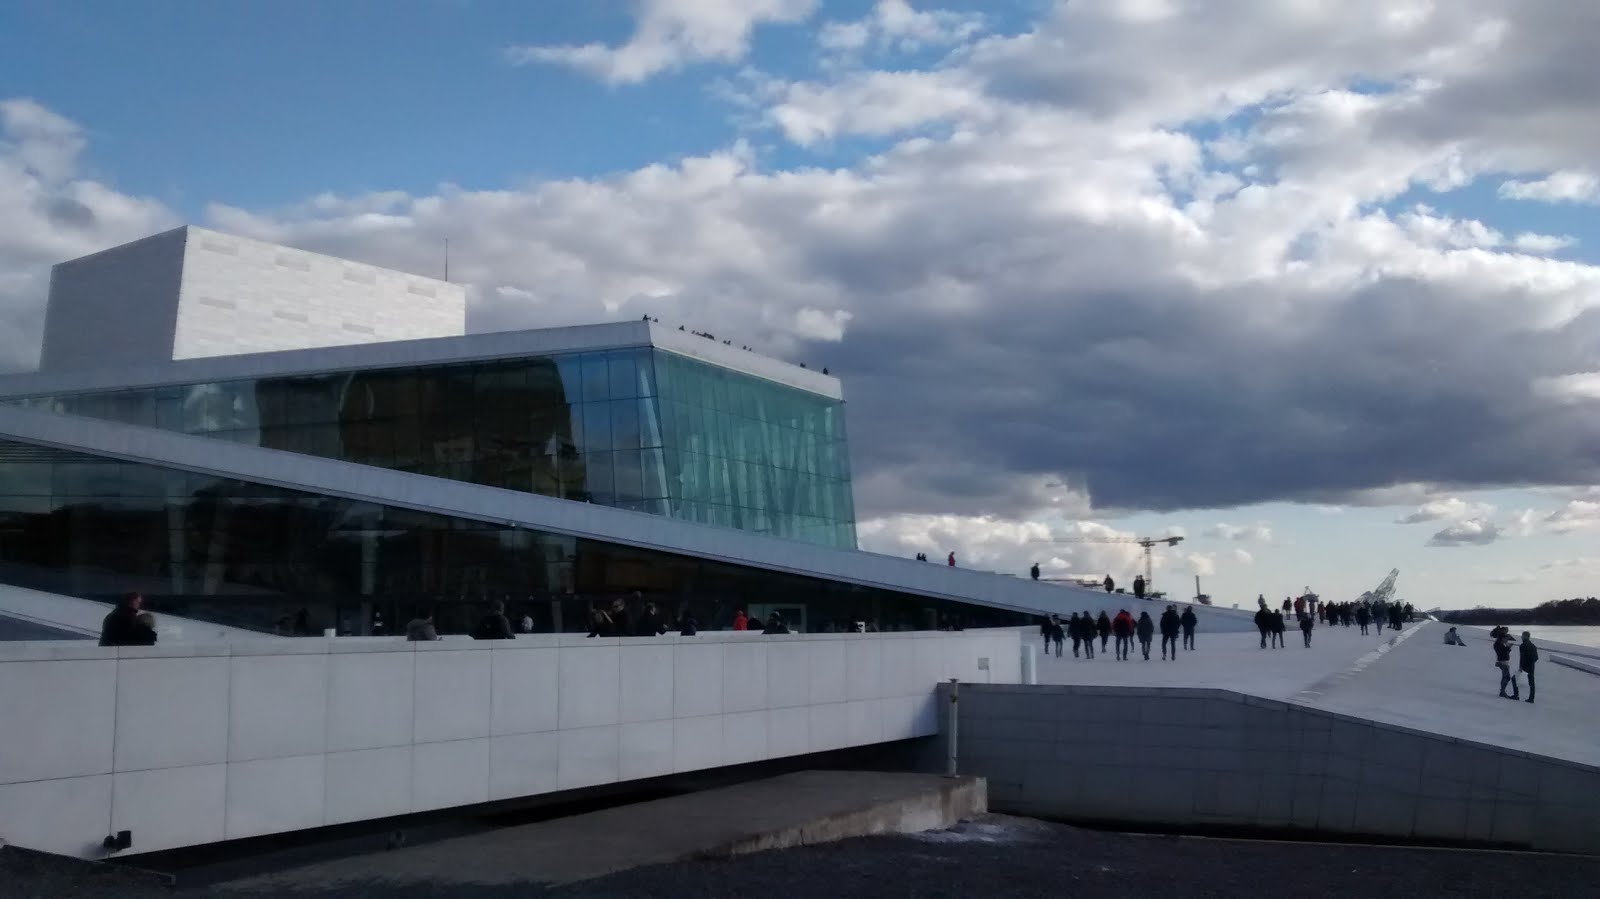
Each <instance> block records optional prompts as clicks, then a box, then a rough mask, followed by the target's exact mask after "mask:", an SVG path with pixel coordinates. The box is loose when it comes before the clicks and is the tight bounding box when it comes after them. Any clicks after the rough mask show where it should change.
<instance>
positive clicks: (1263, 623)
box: [1256, 603, 1272, 649]
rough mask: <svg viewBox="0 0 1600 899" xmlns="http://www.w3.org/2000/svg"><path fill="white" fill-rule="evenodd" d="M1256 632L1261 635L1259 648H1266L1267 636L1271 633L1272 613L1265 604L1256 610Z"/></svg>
mask: <svg viewBox="0 0 1600 899" xmlns="http://www.w3.org/2000/svg"><path fill="white" fill-rule="evenodd" d="M1256 631H1257V632H1258V633H1260V634H1261V648H1262V649H1266V648H1267V634H1270V633H1272V613H1271V612H1270V611H1268V610H1267V606H1266V604H1265V603H1263V604H1262V606H1261V608H1259V609H1256Z"/></svg>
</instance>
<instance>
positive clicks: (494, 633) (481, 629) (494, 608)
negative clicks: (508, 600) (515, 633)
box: [472, 599, 513, 640]
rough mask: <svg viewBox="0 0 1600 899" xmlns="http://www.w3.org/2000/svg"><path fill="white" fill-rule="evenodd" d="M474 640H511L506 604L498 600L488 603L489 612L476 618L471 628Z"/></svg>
mask: <svg viewBox="0 0 1600 899" xmlns="http://www.w3.org/2000/svg"><path fill="white" fill-rule="evenodd" d="M472 639H474V640H511V639H513V637H512V634H511V622H510V621H509V620H508V619H507V618H506V604H505V603H503V602H501V601H500V600H498V599H497V600H495V601H494V602H492V603H489V614H487V615H485V616H483V617H482V618H479V619H478V623H477V624H476V625H474V626H473V628H472Z"/></svg>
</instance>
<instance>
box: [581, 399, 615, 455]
mask: <svg viewBox="0 0 1600 899" xmlns="http://www.w3.org/2000/svg"><path fill="white" fill-rule="evenodd" d="M583 448H584V450H585V451H587V452H605V451H607V450H609V449H611V404H610V403H608V402H604V401H601V402H598V403H584V404H583Z"/></svg>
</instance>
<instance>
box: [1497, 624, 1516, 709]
mask: <svg viewBox="0 0 1600 899" xmlns="http://www.w3.org/2000/svg"><path fill="white" fill-rule="evenodd" d="M1496 630H1498V631H1499V633H1498V634H1496V635H1495V638H1494V666H1495V667H1496V668H1499V669H1500V698H1501V699H1521V698H1522V697H1521V696H1520V695H1518V694H1519V692H1520V691H1519V690H1518V689H1517V675H1516V673H1515V672H1513V671H1512V670H1511V644H1512V643H1514V642H1516V641H1514V640H1513V639H1512V638H1511V634H1510V633H1509V632H1507V630H1506V629H1505V628H1503V627H1502V628H1497V629H1496ZM1507 684H1510V685H1511V695H1510V696H1507V695H1506V685H1507Z"/></svg>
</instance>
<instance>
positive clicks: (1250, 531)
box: [1205, 521, 1272, 543]
mask: <svg viewBox="0 0 1600 899" xmlns="http://www.w3.org/2000/svg"><path fill="white" fill-rule="evenodd" d="M1205 536H1207V537H1214V538H1217V539H1219V540H1240V541H1249V542H1252V543H1271V542H1272V526H1271V525H1269V524H1267V523H1266V522H1264V521H1258V522H1256V523H1255V524H1251V525H1237V524H1226V523H1223V522H1218V523H1217V524H1214V525H1212V526H1211V527H1209V528H1206V531H1205Z"/></svg>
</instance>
